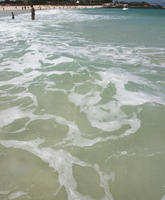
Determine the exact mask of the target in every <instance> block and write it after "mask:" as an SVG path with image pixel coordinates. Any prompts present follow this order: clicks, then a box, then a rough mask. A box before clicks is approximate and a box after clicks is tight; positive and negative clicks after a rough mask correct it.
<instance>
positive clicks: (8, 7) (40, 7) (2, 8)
mask: <svg viewBox="0 0 165 200" xmlns="http://www.w3.org/2000/svg"><path fill="white" fill-rule="evenodd" d="M103 7H106V5H34V8H35V10H48V9H75V8H77V9H82V8H103ZM10 10H30V5H26V6H25V5H21V6H15V5H14V6H12V5H5V6H2V5H0V11H10Z"/></svg>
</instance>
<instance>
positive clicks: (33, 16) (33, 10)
mask: <svg viewBox="0 0 165 200" xmlns="http://www.w3.org/2000/svg"><path fill="white" fill-rule="evenodd" d="M11 17H12V19H15V16H14V12H11ZM31 18H32V20H35V9H34V7H33V5H31Z"/></svg>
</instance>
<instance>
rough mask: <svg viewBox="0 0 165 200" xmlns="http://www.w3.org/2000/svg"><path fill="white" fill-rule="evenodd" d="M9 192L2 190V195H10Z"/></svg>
mask: <svg viewBox="0 0 165 200" xmlns="http://www.w3.org/2000/svg"><path fill="white" fill-rule="evenodd" d="M9 192H10V191H8V190H0V195H5V194H9Z"/></svg>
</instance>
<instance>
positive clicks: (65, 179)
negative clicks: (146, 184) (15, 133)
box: [0, 138, 114, 200]
mask: <svg viewBox="0 0 165 200" xmlns="http://www.w3.org/2000/svg"><path fill="white" fill-rule="evenodd" d="M43 142H44V140H41V139H39V138H38V139H36V140H33V141H16V140H8V141H5V140H0V144H1V145H3V146H5V147H6V148H10V147H13V148H18V149H24V150H26V151H28V152H31V153H33V154H34V155H36V156H37V157H39V158H40V159H41V160H43V161H44V162H46V163H48V164H49V166H50V167H51V168H53V169H54V170H55V172H58V175H59V176H58V177H59V183H60V185H61V186H64V187H65V189H66V192H67V195H68V199H69V200H77V199H80V200H92V199H93V198H91V197H90V196H87V195H82V194H80V193H79V192H78V191H77V183H76V181H75V179H74V177H73V173H72V165H73V164H78V165H80V166H87V167H93V166H92V165H90V164H88V163H85V162H83V161H81V160H79V159H78V158H75V157H73V156H72V155H71V154H70V153H68V152H66V151H64V150H54V149H52V148H49V147H46V148H39V147H38V146H39V145H40V144H42V143H43ZM94 169H95V170H96V171H97V172H98V174H99V176H100V186H102V187H103V188H104V191H105V197H104V199H110V200H112V199H113V197H112V194H111V193H110V190H109V186H108V180H109V179H111V178H112V179H114V178H113V177H112V174H111V175H109V176H108V175H106V174H103V173H102V172H101V171H100V169H99V167H98V165H97V166H95V167H94ZM21 195H25V193H24V192H16V193H14V194H11V196H10V199H14V198H17V197H18V196H21Z"/></svg>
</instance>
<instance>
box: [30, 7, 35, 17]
mask: <svg viewBox="0 0 165 200" xmlns="http://www.w3.org/2000/svg"><path fill="white" fill-rule="evenodd" d="M31 17H32V20H35V9H34V7H33V5H31Z"/></svg>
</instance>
